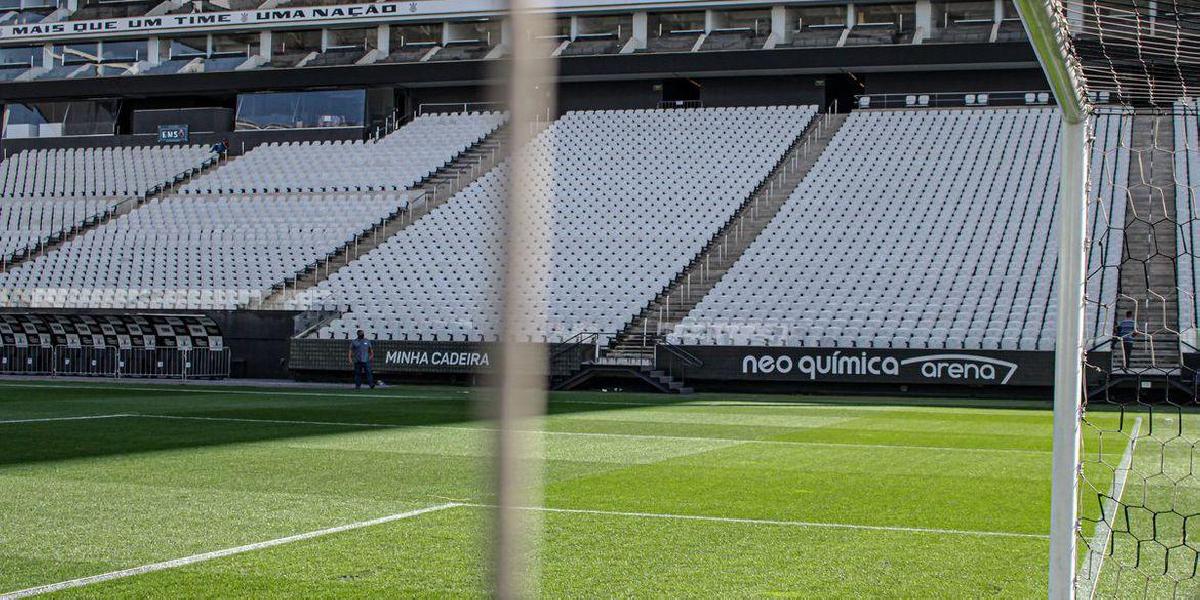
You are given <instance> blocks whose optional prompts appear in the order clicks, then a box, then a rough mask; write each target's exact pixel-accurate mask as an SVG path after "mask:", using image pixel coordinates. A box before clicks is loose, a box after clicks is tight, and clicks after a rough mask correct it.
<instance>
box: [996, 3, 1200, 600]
mask: <svg viewBox="0 0 1200 600" xmlns="http://www.w3.org/2000/svg"><path fill="white" fill-rule="evenodd" d="M1015 4H1016V6H1017V9H1018V11H1019V12H1020V15H1021V19H1022V21H1023V22H1024V24H1025V29H1026V32H1027V33H1028V35H1029V38H1030V40H1031V43H1032V45H1033V47H1034V50H1035V52H1036V54H1037V57H1038V60H1039V62H1040V64H1041V66H1042V69H1043V71H1044V73H1045V75H1046V79H1047V81H1048V83H1049V85H1050V87H1051V89H1052V91H1053V92H1054V95H1055V98H1056V100H1057V104H1058V106H1059V108H1060V111H1061V120H1062V129H1061V134H1060V138H1059V144H1060V145H1059V154H1058V156H1059V167H1060V175H1061V178H1060V182H1059V197H1058V204H1057V211H1058V212H1057V229H1058V236H1059V240H1058V242H1059V253H1058V271H1057V274H1056V280H1055V285H1056V286H1057V287H1058V289H1057V303H1058V305H1057V308H1058V321H1057V338H1056V344H1057V345H1056V348H1055V361H1056V363H1055V380H1054V381H1055V389H1054V426H1053V457H1052V469H1051V477H1052V482H1051V506H1050V545H1049V565H1048V597H1049V598H1051V599H1055V600H1057V599H1070V598H1075V597H1076V596H1080V597H1086V598H1091V597H1096V596H1104V595H1106V593H1107V596H1108V597H1195V596H1194V594H1196V593H1197V588H1196V587H1195V585H1196V584H1195V582H1196V575H1197V571H1198V570H1200V554H1198V553H1197V550H1196V549H1195V548H1196V547H1197V546H1196V542H1198V541H1200V528H1196V527H1190V528H1189V519H1191V518H1192V517H1193V516H1195V515H1198V514H1200V485H1197V484H1196V482H1195V480H1194V477H1193V476H1192V472H1191V471H1192V466H1191V458H1190V456H1191V452H1192V450H1193V449H1194V448H1195V447H1196V444H1197V443H1200V439H1197V438H1196V437H1195V434H1194V432H1193V431H1190V429H1196V427H1194V426H1193V425H1192V421H1193V419H1194V417H1195V414H1194V413H1193V412H1192V409H1193V408H1195V407H1196V393H1195V390H1196V389H1197V388H1196V371H1195V369H1196V366H1195V365H1196V363H1195V362H1194V359H1192V360H1189V359H1188V358H1187V357H1186V355H1188V354H1192V355H1194V354H1195V350H1196V347H1195V346H1196V341H1195V333H1194V332H1195V330H1196V327H1195V319H1196V317H1195V313H1196V310H1195V300H1196V299H1195V291H1194V290H1195V281H1196V277H1195V271H1196V269H1197V265H1200V260H1197V254H1196V251H1195V248H1194V246H1193V245H1192V240H1193V239H1195V238H1196V232H1197V230H1198V227H1197V214H1198V213H1197V209H1196V207H1197V196H1198V194H1197V193H1196V189H1195V188H1196V186H1195V185H1194V184H1193V183H1192V181H1193V180H1192V179H1191V178H1192V177H1195V178H1196V181H1198V182H1200V169H1197V168H1195V167H1193V166H1191V165H1192V164H1193V163H1196V162H1198V161H1197V158H1198V157H1200V149H1198V148H1196V147H1194V145H1191V142H1190V141H1189V140H1192V139H1194V138H1196V132H1195V131H1193V130H1194V129H1195V124H1194V122H1195V119H1194V113H1195V108H1194V104H1191V102H1190V101H1189V100H1188V99H1189V98H1194V97H1195V93H1194V90H1196V88H1197V85H1198V84H1200V4H1198V3H1196V1H1195V0H1173V1H1171V2H1155V1H1153V0H1151V1H1148V2H1141V1H1139V0H1015ZM1181 107H1183V108H1181ZM1181 110H1182V111H1184V113H1183V114H1188V111H1191V112H1190V114H1191V115H1192V117H1191V120H1190V121H1189V120H1187V119H1188V118H1187V117H1185V116H1181V113H1180V111H1181ZM1102 129H1103V130H1104V136H1103V137H1104V139H1103V140H1100V139H1099V138H1100V137H1101V136H1100V135H1099V133H1098V132H1099V131H1101V130H1102ZM1094 157H1101V159H1100V160H1099V161H1098V162H1099V163H1101V164H1095V165H1093V164H1091V161H1092V160H1093V158H1094ZM1089 375H1090V377H1089ZM1085 377H1088V378H1089V379H1096V380H1101V381H1100V383H1099V384H1097V383H1096V381H1091V383H1092V384H1093V385H1092V386H1091V388H1089V387H1088V383H1089V382H1088V381H1085ZM1089 389H1094V390H1095V391H1092V392H1089ZM1089 397H1094V398H1093V403H1094V404H1097V405H1099V406H1097V407H1095V408H1103V409H1104V410H1100V411H1096V412H1097V415H1096V417H1095V418H1094V419H1093V418H1090V417H1089V414H1090V413H1089V411H1088V410H1087V408H1088V404H1089ZM1143 419H1144V420H1145V424H1144V425H1143ZM1156 428H1157V429H1158V431H1159V432H1158V433H1156ZM1164 429H1166V430H1167V435H1164V434H1163V433H1162V430H1164ZM1085 431H1087V432H1088V438H1087V440H1085V439H1084V432H1085ZM1114 438H1115V440H1116V441H1118V442H1120V444H1114V443H1113V441H1112V440H1113V439H1114ZM1140 439H1141V440H1146V443H1145V444H1142V446H1137V444H1138V443H1139V440H1140ZM1106 443H1108V446H1109V447H1108V448H1105V447H1104V446H1105V444H1106ZM1089 444H1091V446H1092V447H1089ZM1113 446H1121V447H1124V449H1125V452H1124V456H1123V457H1121V458H1120V460H1119V462H1117V459H1114V458H1113V454H1112V453H1113V451H1114V450H1119V448H1114V447H1113ZM1135 446H1136V447H1138V451H1139V452H1142V451H1143V448H1145V451H1146V452H1149V453H1152V454H1151V458H1150V460H1148V461H1146V462H1147V465H1146V466H1145V467H1139V466H1138V465H1137V464H1136V461H1135V460H1134V448H1135ZM1117 455H1118V456H1119V455H1120V453H1119V451H1118V452H1117ZM1149 463H1156V464H1149ZM1127 479H1129V480H1130V481H1134V482H1136V483H1135V485H1133V486H1132V487H1133V488H1135V490H1136V491H1126V487H1125V482H1126V480H1127ZM1109 484H1111V485H1109ZM1124 495H1129V496H1130V497H1129V498H1123V497H1122V496H1124ZM1085 525H1087V526H1094V528H1095V534H1096V535H1095V537H1094V538H1091V539H1089V538H1087V537H1085V535H1086V533H1087V532H1086V531H1085ZM1189 529H1196V530H1197V531H1196V533H1192V532H1190V531H1189ZM1081 544H1082V545H1083V546H1084V548H1081V547H1080V546H1081ZM1085 549H1086V552H1084V550H1085ZM1085 555H1086V557H1085ZM1081 558H1086V563H1087V565H1086V568H1085V572H1084V573H1082V574H1081V573H1079V569H1078V565H1079V564H1080V560H1081ZM1105 558H1109V561H1108V562H1107V563H1106V562H1105V560H1104V559H1105ZM1113 563H1115V564H1113ZM1106 564H1108V565H1111V566H1108V567H1105V568H1107V569H1108V570H1109V572H1107V573H1103V572H1101V566H1103V565H1106ZM1105 575H1107V578H1106V579H1104V583H1103V586H1102V583H1101V581H1102V577H1104V576H1105ZM1102 587H1103V590H1104V591H1101V588H1102Z"/></svg>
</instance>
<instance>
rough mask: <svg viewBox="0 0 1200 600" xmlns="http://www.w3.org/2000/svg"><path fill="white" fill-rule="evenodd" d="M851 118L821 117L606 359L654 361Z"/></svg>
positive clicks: (619, 336)
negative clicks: (664, 341) (667, 338)
mask: <svg viewBox="0 0 1200 600" xmlns="http://www.w3.org/2000/svg"><path fill="white" fill-rule="evenodd" d="M847 116H848V115H846V114H838V113H823V114H821V115H818V116H817V118H816V119H814V120H813V122H812V123H811V124H809V126H808V127H807V128H806V129H805V130H804V132H803V133H801V134H800V136H799V137H797V138H796V140H795V141H794V142H793V143H792V145H791V147H790V148H788V151H787V152H786V153H784V155H783V157H782V158H781V159H780V161H779V163H778V164H776V165H775V168H774V169H773V170H772V171H771V173H770V174H768V175H767V177H766V178H765V179H764V180H763V182H762V183H761V184H759V186H758V188H757V189H755V191H754V192H753V193H751V194H750V196H749V197H748V198H747V199H746V201H745V202H743V203H742V205H741V207H740V208H739V209H738V211H737V212H736V213H734V215H733V216H732V217H731V218H730V219H729V221H728V222H726V223H725V225H724V226H723V227H722V228H721V230H720V231H718V232H717V234H716V235H714V236H713V237H712V239H710V240H709V242H708V244H707V245H706V246H705V247H704V249H702V250H701V251H700V252H699V253H698V254H697V255H696V257H695V258H693V259H692V261H691V263H689V264H688V265H687V267H685V268H684V269H683V271H681V272H680V273H679V274H678V275H676V277H675V279H674V280H672V281H671V283H670V284H668V285H667V286H666V287H665V288H664V289H663V290H662V291H661V292H659V294H658V295H657V296H655V297H654V299H653V300H651V301H650V303H649V304H647V305H646V306H645V307H644V308H643V309H642V310H641V312H639V313H638V314H637V315H636V316H635V317H634V318H633V320H632V321H631V322H630V323H629V325H628V326H626V327H625V329H624V330H622V331H621V332H620V333H618V334H617V335H616V336H614V337H613V340H612V342H611V343H610V344H609V347H608V349H607V351H606V352H605V356H606V357H608V358H610V359H613V360H614V361H629V360H641V361H652V359H653V356H654V351H655V350H654V349H655V346H656V345H658V343H659V342H660V341H661V340H662V339H663V338H664V337H665V336H666V335H667V334H668V333H670V332H671V330H672V329H673V328H674V327H675V325H676V324H677V323H679V322H680V321H682V320H683V318H684V317H686V316H687V315H688V313H689V312H691V310H692V309H693V308H695V307H696V305H697V304H699V303H700V301H701V300H703V299H704V296H705V295H706V294H708V292H709V291H710V290H712V288H713V287H714V286H716V285H717V282H719V281H720V280H721V278H722V277H724V276H725V273H726V271H728V270H729V268H730V267H732V266H733V264H734V263H735V262H737V260H738V259H739V258H741V256H742V253H743V252H745V250H746V249H747V248H749V247H750V244H752V243H753V242H754V240H755V238H757V237H758V235H759V234H760V233H762V231H763V230H764V229H766V227H767V225H768V224H769V223H770V222H771V219H773V218H774V217H775V215H776V214H777V213H778V212H779V209H780V208H782V207H783V205H784V203H785V202H787V200H788V198H789V197H790V196H791V195H792V192H793V191H795V189H796V186H798V185H799V184H800V182H801V181H802V180H803V179H804V177H805V175H807V174H808V172H809V170H810V169H812V167H813V165H815V164H816V163H817V160H818V159H819V158H820V157H821V154H822V153H823V152H824V151H825V148H826V146H828V145H829V142H830V141H831V140H832V139H833V136H834V135H836V134H837V132H838V130H839V129H841V127H842V124H843V123H845V122H846V117H847Z"/></svg>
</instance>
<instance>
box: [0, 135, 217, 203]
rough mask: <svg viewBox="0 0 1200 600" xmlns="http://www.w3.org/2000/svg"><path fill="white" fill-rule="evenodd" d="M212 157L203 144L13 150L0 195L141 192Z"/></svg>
mask: <svg viewBox="0 0 1200 600" xmlns="http://www.w3.org/2000/svg"><path fill="white" fill-rule="evenodd" d="M211 157H212V153H211V152H210V151H209V150H208V148H205V147H203V146H134V147H124V148H77V149H68V150H30V151H24V152H18V153H17V154H15V155H14V156H11V157H9V158H8V160H5V161H4V162H3V163H0V181H2V182H3V187H2V188H0V193H3V195H4V197H6V198H13V197H56V198H63V197H102V196H109V197H114V196H133V195H140V194H143V193H145V192H147V191H150V190H151V189H153V188H155V187H159V186H162V185H165V184H168V183H171V182H173V181H174V180H175V179H176V178H177V177H179V176H180V175H181V174H183V173H186V172H188V171H191V170H193V169H195V168H197V167H199V166H200V165H201V164H203V163H204V162H205V161H206V160H208V159H209V158H211Z"/></svg>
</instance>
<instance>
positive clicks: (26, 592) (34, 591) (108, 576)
mask: <svg viewBox="0 0 1200 600" xmlns="http://www.w3.org/2000/svg"><path fill="white" fill-rule="evenodd" d="M459 506H463V504H462V503H460V502H447V503H445V504H436V505H433V506H426V507H425V508H418V509H416V510H410V511H407V512H402V513H397V514H394V515H388V516H386V517H380V518H378V519H371V520H369V521H360V522H358V523H351V524H349V525H339V526H337V527H330V528H328V529H319V530H317V531H310V532H308V533H300V534H297V535H290V536H287V537H282V538H278V539H274V540H267V541H265V542H257V543H254V544H247V545H245V546H237V547H235V548H226V549H224V550H215V551H212V552H204V553H202V554H194V555H192V556H185V557H183V558H176V559H174V560H168V561H165V562H160V563H154V564H149V565H143V566H140V567H134V568H132V569H122V570H120V571H112V572H110V573H103V574H100V575H92V576H90V577H81V578H79V579H71V580H68V581H61V582H59V583H51V584H49V585H41V586H37V587H31V588H27V589H23V590H17V591H15V592H8V593H6V594H0V600H16V599H17V598H28V597H30V596H37V595H40V594H49V593H52V592H59V591H62V590H68V589H72V588H79V587H84V586H88V585H94V584H97V583H103V582H106V581H112V580H114V579H123V578H126V577H134V576H136V575H144V574H146V573H154V572H156V571H166V570H168V569H177V568H179V567H185V566H188V565H194V564H196V563H202V562H207V561H210V560H215V559H218V558H224V557H226V556H233V555H236V554H244V553H246V552H253V551H255V550H264V549H266V548H274V547H276V546H282V545H284V544H291V543H295V542H302V541H305V540H311V539H314V538H319V537H324V536H327V535H332V534H335V533H342V532H345V531H353V530H355V529H363V528H365V527H374V526H376V525H383V524H385V523H392V522H394V521H399V520H402V519H409V518H412V517H416V516H419V515H424V514H427V513H432V512H438V511H443V510H447V509H450V508H456V507H459Z"/></svg>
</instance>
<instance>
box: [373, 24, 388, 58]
mask: <svg viewBox="0 0 1200 600" xmlns="http://www.w3.org/2000/svg"><path fill="white" fill-rule="evenodd" d="M391 46H392V28H391V27H390V26H388V24H387V23H384V24H383V25H380V26H379V27H378V29H376V31H375V48H376V49H377V50H379V53H380V54H379V56H381V57H383V56H387V55H389V54H391V53H392V48H391Z"/></svg>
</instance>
